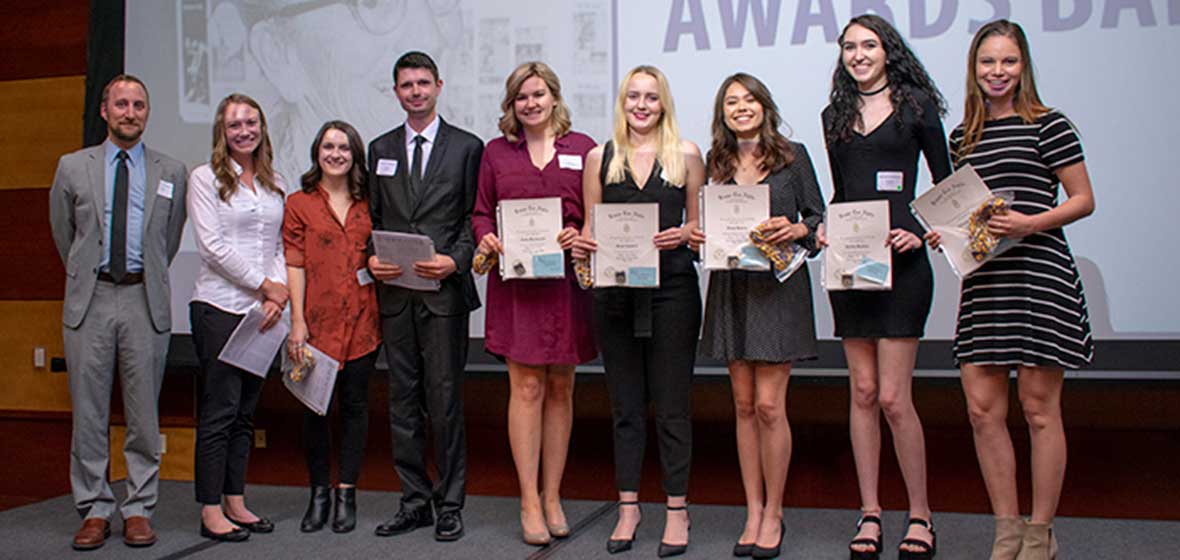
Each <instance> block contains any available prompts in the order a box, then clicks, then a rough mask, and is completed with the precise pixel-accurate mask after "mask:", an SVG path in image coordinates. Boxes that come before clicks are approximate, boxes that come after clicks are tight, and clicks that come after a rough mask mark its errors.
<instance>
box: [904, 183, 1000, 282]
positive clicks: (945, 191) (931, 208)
mask: <svg viewBox="0 0 1180 560" xmlns="http://www.w3.org/2000/svg"><path fill="white" fill-rule="evenodd" d="M994 198H995V195H993V194H992V191H991V189H989V188H987V185H986V184H985V183H984V182H983V179H981V178H980V177H979V174H978V173H976V172H975V169H974V168H973V167H971V166H970V165H966V166H964V167H961V168H959V170H958V171H955V172H954V173H953V174H951V176H950V177H947V178H946V179H943V180H942V181H940V182H939V183H938V184H937V185H934V187H933V188H931V189H930V190H928V191H926V192H925V193H924V194H923V195H922V196H919V197H918V198H916V199H914V201H913V202H911V203H910V211H911V212H913V214H914V217H916V218H917V219H918V222H920V223H921V224H922V227H924V228H926V229H927V230H929V231H937V232H938V233H939V234H940V235H941V237H942V253H943V254H944V255H946V260H947V262H949V263H950V265H951V270H953V271H955V274H956V275H957V276H958V277H959V278H960V279H962V278H963V277H964V276H967V275H968V274H971V273H972V272H975V270H976V269H978V268H979V267H981V266H983V263H985V262H987V261H990V260H992V259H993V258H995V256H996V255H999V254H1000V253H1003V252H1004V251H1007V250H1008V249H1010V248H1011V247H1012V246H1014V245H1016V244H1017V243H1019V241H1020V240H1019V239H1013V238H1008V237H1004V238H995V237H994V236H990V235H989V234H987V233H986V231H982V230H984V229H986V222H987V219H986V218H984V217H982V216H979V215H977V216H976V219H977V220H978V221H979V222H980V228H979V229H980V230H981V231H978V232H977V233H976V239H975V240H974V243H973V240H972V235H971V216H972V214H976V213H977V212H981V211H983V212H986V211H988V209H985V208H984V206H986V205H988V203H990V202H992V200H993V199H994ZM1002 205H1003V203H1001V206H1002ZM1001 211H1006V210H1001ZM985 238H986V239H985Z"/></svg>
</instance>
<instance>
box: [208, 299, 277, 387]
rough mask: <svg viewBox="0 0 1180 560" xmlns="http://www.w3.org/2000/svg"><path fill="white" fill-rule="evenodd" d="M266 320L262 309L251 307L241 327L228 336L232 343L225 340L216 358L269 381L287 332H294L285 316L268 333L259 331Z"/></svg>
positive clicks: (243, 318) (239, 324) (240, 324)
mask: <svg viewBox="0 0 1180 560" xmlns="http://www.w3.org/2000/svg"><path fill="white" fill-rule="evenodd" d="M265 319H266V315H265V314H264V313H263V312H262V308H261V307H258V306H255V307H251V308H250V310H249V311H247V312H246V316H245V317H242V320H241V322H239V323H238V327H237V328H236V329H234V332H233V333H231V334H230V335H229V340H227V341H225V346H223V347H222V348H221V353H220V354H218V355H217V359H218V360H221V361H223V362H225V363H227V364H229V365H231V366H236V367H240V368H242V369H244V370H246V371H248V372H250V373H253V374H254V375H257V376H258V377H262V378H266V373H267V372H268V371H270V365H271V364H272V363H274V361H275V352H278V351H279V348H280V347H282V346H283V341H285V340H286V339H287V333H288V332H290V330H291V324H290V323H288V322H287V318H286V317H284V318H282V319H279V321H278V322H277V323H275V324H274V326H273V327H271V328H269V329H267V330H266V332H259V330H258V329H259V328H260V327H261V326H262V322H263V320H265Z"/></svg>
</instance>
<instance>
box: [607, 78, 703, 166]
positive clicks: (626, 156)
mask: <svg viewBox="0 0 1180 560" xmlns="http://www.w3.org/2000/svg"><path fill="white" fill-rule="evenodd" d="M636 74H647V75H648V76H651V77H652V78H655V80H656V89H657V91H658V93H659V95H660V106H661V107H662V108H663V112H662V113H661V114H660V120H659V122H657V123H656V127H657V132H656V160H657V161H659V162H660V165H661V166H662V167H663V168H664V178H665V180H666V181H668V183H669V184H671V185H675V186H682V185H684V183H685V181H686V180H687V178H688V167H687V166H686V165H685V163H684V152H683V151H682V150H681V149H680V127H679V126H677V124H676V107H675V106H674V105H673V104H672V89H671V88H669V87H668V79H667V78H665V77H664V73H663V72H660V70H659V69H658V68H656V67H655V66H648V65H643V66H636V67H635V68H633V69H632V70H631V71H630V72H627V75H626V76H624V77H623V82H622V83H621V84H619V96H618V98H617V99H616V100H615V127H614V135H613V136H612V140H613V141H614V145H615V157H613V158H611V161H610V165H609V166H607V168H606V181H607V182H608V183H618V182H621V181H623V180H624V179H625V178H626V176H627V168H628V167H629V162H630V161H631V158H632V157H634V155H635V147H634V146H632V145H631V135H630V127H629V126H628V125H627V115H626V113H625V112H624V109H623V104H624V103H625V102H626V100H627V86H628V85H630V83H631V78H633V77H635V75H636Z"/></svg>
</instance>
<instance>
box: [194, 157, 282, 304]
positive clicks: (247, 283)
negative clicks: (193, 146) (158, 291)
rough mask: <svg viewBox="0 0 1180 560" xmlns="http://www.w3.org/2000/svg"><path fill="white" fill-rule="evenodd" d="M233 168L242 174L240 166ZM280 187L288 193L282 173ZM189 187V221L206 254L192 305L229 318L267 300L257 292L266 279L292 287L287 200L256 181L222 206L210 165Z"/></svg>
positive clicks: (277, 179) (239, 188)
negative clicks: (285, 235) (286, 255)
mask: <svg viewBox="0 0 1180 560" xmlns="http://www.w3.org/2000/svg"><path fill="white" fill-rule="evenodd" d="M231 163H233V167H234V171H235V172H237V173H239V174H241V172H242V168H241V166H239V165H238V164H237V162H234V161H232V160H231ZM275 184H277V185H278V187H279V188H280V189H282V190H283V192H284V193H286V191H287V186H286V184H285V183H284V182H283V178H282V177H280V176H279V175H278V174H277V173H276V174H275ZM188 185H189V187H188V195H187V197H186V199H187V200H186V204H187V205H188V216H189V220H191V221H192V224H193V229H194V232H195V233H196V238H197V252H198V253H199V254H200V255H201V268H200V270H199V271H198V272H197V285H196V288H195V289H194V290H193V299H192V301H201V302H204V303H207V304H209V305H212V306H214V307H216V308H218V309H221V310H222V311H225V312H228V313H235V314H241V313H245V312H246V311H248V310H249V309H250V308H251V307H253V306H255V305H257V304H259V303H260V302H261V301H262V296H261V294H260V292H259V291H258V289H259V288H260V287H262V281H263V280H264V279H270V280H271V281H272V282H280V283H283V284H286V283H287V265H286V259H285V258H284V257H283V237H282V226H283V202H284V199H285V197H284V195H282V194H279V193H276V192H274V191H271V190H270V189H268V188H266V186H265V185H263V184H262V182H261V181H259V180H258V178H257V177H255V178H254V188H253V189H251V188H250V187H249V186H247V185H245V184H242V183H238V186H237V188H236V189H234V191H233V193H232V194H231V195H230V197H229V201H228V202H226V201H223V200H221V197H219V196H218V195H217V190H218V185H219V183H218V181H217V177H216V176H215V175H214V174H213V168H212V167H211V166H210V165H209V164H208V163H206V164H204V165H202V166H200V167H198V168H196V169H194V170H193V172H192V173H191V174H190V175H189V179H188Z"/></svg>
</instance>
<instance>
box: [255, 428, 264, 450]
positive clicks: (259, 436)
mask: <svg viewBox="0 0 1180 560" xmlns="http://www.w3.org/2000/svg"><path fill="white" fill-rule="evenodd" d="M254 447H257V448H259V449H266V430H254Z"/></svg>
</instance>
